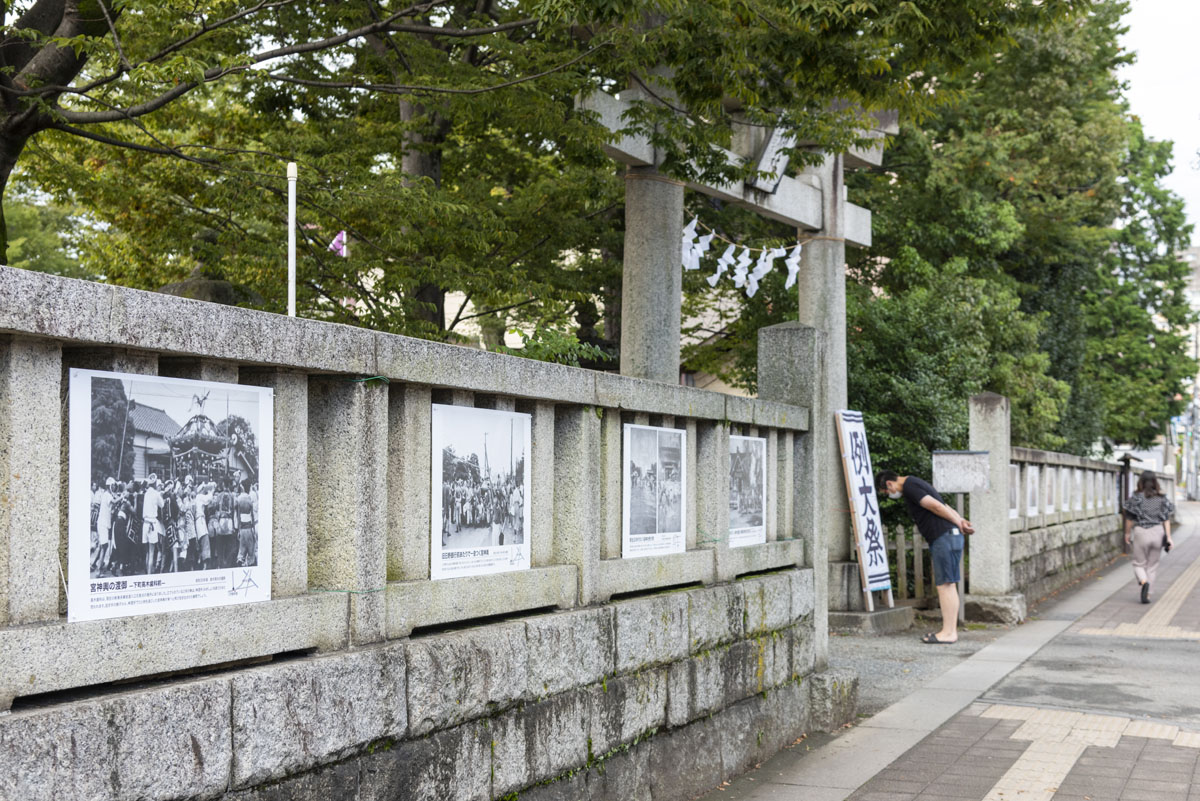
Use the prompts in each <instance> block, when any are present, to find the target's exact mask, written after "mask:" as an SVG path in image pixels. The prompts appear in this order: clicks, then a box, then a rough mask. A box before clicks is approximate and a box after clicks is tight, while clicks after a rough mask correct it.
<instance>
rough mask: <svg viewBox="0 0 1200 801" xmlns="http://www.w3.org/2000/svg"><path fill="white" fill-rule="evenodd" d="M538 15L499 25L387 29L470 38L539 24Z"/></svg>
mask: <svg viewBox="0 0 1200 801" xmlns="http://www.w3.org/2000/svg"><path fill="white" fill-rule="evenodd" d="M537 22H538V19H537V17H527V18H525V19H518V20H513V21H512V22H502V23H500V24H498V25H489V26H488V27H486V28H443V27H441V26H438V25H410V24H401V25H388V26H387V28H386V30H388V31H391V32H392V33H417V34H423V35H425V36H449V37H452V38H455V39H470V38H473V37H476V36H487V35H489V34H493V33H504V32H505V31H511V30H515V29H517V28H524V27H526V26H529V25H535V24H537Z"/></svg>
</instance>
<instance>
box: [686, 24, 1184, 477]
mask: <svg viewBox="0 0 1200 801" xmlns="http://www.w3.org/2000/svg"><path fill="white" fill-rule="evenodd" d="M1125 9H1126V5H1125V4H1124V3H1120V2H1105V3H1098V4H1096V5H1095V6H1094V7H1093V8H1091V9H1090V10H1088V11H1087V12H1086V13H1080V14H1077V15H1073V16H1071V17H1069V18H1067V19H1064V20H1061V21H1059V22H1057V23H1056V24H1053V25H1037V26H1027V27H1022V28H1018V29H1016V30H1014V31H1013V32H1012V33H1013V41H1014V46H1013V47H1011V48H1008V49H1005V50H1003V51H1002V52H1000V53H999V55H989V56H988V57H986V58H980V59H978V60H977V61H976V62H975V63H974V64H973V65H972V68H970V69H968V70H966V71H965V72H963V73H961V74H958V75H956V76H951V77H948V78H947V79H946V80H945V81H944V82H943V83H942V84H941V88H942V90H944V91H946V92H948V93H950V94H951V95H952V96H953V97H954V98H955V102H954V103H952V104H948V105H946V106H945V107H944V108H942V109H940V110H938V111H937V112H936V113H934V114H932V115H930V116H929V117H927V118H925V119H924V120H920V121H912V120H910V121H908V122H906V123H904V124H903V125H902V126H901V131H900V134H899V135H898V136H897V137H895V138H894V139H893V140H892V141H890V142H889V143H888V148H887V150H886V152H885V155H884V164H883V166H882V167H881V168H880V169H878V170H871V171H866V172H862V173H857V174H854V175H851V176H850V177H848V179H847V184H848V187H849V190H850V192H851V196H852V197H853V198H854V200H855V201H856V202H858V203H861V204H862V205H864V206H866V207H867V208H870V209H871V210H872V213H873V229H874V230H873V240H874V245H873V247H872V248H871V249H870V250H868V251H850V252H849V253H848V259H849V262H850V268H851V269H850V279H851V280H850V281H849V282H848V289H847V296H848V297H847V318H848V326H849V329H848V331H847V346H848V354H847V358H848V362H849V365H848V366H849V394H850V403H851V405H852V406H853V407H854V408H857V409H862V410H863V411H864V412H866V413H867V414H866V419H867V421H868V427H869V433H870V436H871V439H872V443H873V447H874V449H875V452H876V456H877V458H878V460H879V461H880V463H887V464H889V465H894V466H895V467H896V469H897V470H900V471H902V472H914V473H919V474H926V473H927V472H928V469H929V452H930V451H931V450H933V449H936V448H955V447H965V445H966V436H967V413H966V398H967V396H968V395H970V394H972V393H973V392H978V391H980V390H991V391H995V392H999V393H1001V394H1004V395H1006V396H1008V397H1009V398H1010V399H1011V401H1012V404H1013V422H1012V425H1013V440H1014V442H1015V443H1017V444H1021V445H1026V446H1032V447H1042V448H1051V449H1060V450H1061V449H1065V450H1068V451H1070V452H1074V453H1090V452H1092V451H1093V449H1094V448H1095V447H1096V445H1097V443H1098V442H1099V441H1100V440H1101V438H1102V437H1107V438H1109V439H1110V440H1119V441H1129V442H1139V443H1140V442H1145V441H1147V440H1148V438H1149V439H1153V437H1154V436H1155V435H1156V434H1157V433H1159V432H1161V430H1162V426H1163V424H1164V422H1165V421H1166V419H1168V417H1169V415H1170V414H1173V413H1177V411H1178V409H1179V408H1180V404H1181V401H1180V399H1179V393H1180V391H1181V387H1182V381H1183V379H1184V377H1186V376H1189V375H1191V374H1192V373H1193V372H1194V369H1195V368H1194V366H1193V365H1192V364H1190V363H1189V362H1188V360H1187V359H1186V358H1185V357H1186V354H1184V353H1183V350H1182V349H1183V346H1182V343H1183V340H1182V334H1183V333H1184V331H1183V328H1184V327H1185V326H1186V325H1187V323H1188V321H1189V320H1190V318H1189V317H1188V316H1187V313H1186V301H1185V298H1184V296H1183V293H1182V287H1183V280H1184V277H1185V276H1186V270H1184V268H1183V266H1182V265H1180V264H1179V263H1178V262H1176V261H1175V259H1174V256H1173V255H1172V254H1174V253H1175V252H1177V251H1178V249H1180V248H1181V247H1183V246H1184V243H1185V242H1186V236H1187V233H1188V231H1187V229H1186V228H1185V227H1184V226H1183V217H1182V211H1181V204H1180V202H1179V200H1178V198H1174V197H1173V196H1172V195H1170V193H1169V192H1167V191H1166V190H1165V189H1163V188H1162V186H1161V183H1160V181H1161V179H1162V177H1163V176H1164V175H1165V174H1166V172H1167V171H1168V169H1169V165H1168V160H1169V153H1170V148H1169V145H1163V144H1157V143H1148V142H1146V141H1145V140H1144V139H1143V138H1142V136H1141V132H1140V128H1139V127H1138V126H1137V125H1136V123H1134V124H1131V123H1130V122H1129V120H1128V118H1127V113H1126V108H1125V104H1124V100H1123V99H1122V97H1121V95H1120V84H1119V82H1118V80H1117V77H1116V68H1117V67H1118V66H1119V65H1120V64H1121V63H1123V62H1125V61H1126V60H1128V56H1127V55H1126V54H1124V53H1122V52H1121V51H1120V49H1119V47H1118V45H1117V37H1118V35H1119V33H1120V30H1121V29H1120V18H1121V15H1122V13H1124V11H1125ZM701 212H702V214H703V215H706V216H703V217H702V219H705V221H706V222H709V223H710V224H712V225H714V226H718V227H719V226H722V225H726V222H725V221H723V220H721V219H720V217H718V216H716V215H714V214H712V213H711V212H709V211H707V210H704V209H701ZM723 213H724V212H723ZM787 233H788V232H779V231H771V230H768V229H766V228H760V229H759V230H758V231H757V232H756V236H757V237H759V239H758V240H757V241H756V242H755V244H757V243H758V242H762V243H764V244H771V243H773V242H774V241H776V240H774V239H773V238H772V237H779V236H785V235H786V234H787ZM700 289H706V287H705V286H703V285H702V286H701V287H700ZM691 303H692V307H693V308H703V306H704V303H708V304H709V305H710V307H711V306H719V307H721V308H722V309H724V316H723V317H720V316H719V317H718V325H716V326H712V327H710V330H709V331H706V332H704V333H709V334H711V333H714V331H719V332H720V333H721V335H720V336H717V337H714V338H712V339H711V340H709V341H707V342H705V343H704V344H702V345H694V346H693V347H692V348H691V349H690V350H689V351H688V355H689V360H690V363H691V364H693V365H698V366H701V367H703V368H704V369H709V370H710V371H714V372H720V373H721V374H723V375H724V376H725V377H726V378H727V379H729V380H731V381H734V382H735V383H738V384H739V385H741V386H745V387H747V388H750V389H753V387H754V378H755V377H754V369H755V362H756V359H755V348H756V340H755V335H756V332H757V330H758V328H759V327H761V326H762V325H767V324H771V323H774V322H779V321H782V320H785V319H792V318H794V315H795V309H796V305H795V300H794V298H792V297H791V296H790V293H787V292H785V291H784V290H783V282H782V279H781V278H780V277H778V276H771V277H769V278H768V280H767V281H766V282H764V283H763V285H762V287H761V288H760V291H759V294H758V295H757V296H756V297H755V298H754V299H753V300H746V299H745V297H744V296H742V295H740V294H737V293H729V292H728V291H726V292H724V293H723V294H720V295H718V296H717V299H716V300H714V299H713V296H712V295H707V294H703V293H702V294H701V297H700V299H698V300H697V299H693V300H692V301H691ZM1133 399H1136V400H1133Z"/></svg>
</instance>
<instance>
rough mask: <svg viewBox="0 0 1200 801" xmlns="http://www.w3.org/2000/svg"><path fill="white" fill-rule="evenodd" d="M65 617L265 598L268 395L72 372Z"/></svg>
mask: <svg viewBox="0 0 1200 801" xmlns="http://www.w3.org/2000/svg"><path fill="white" fill-rule="evenodd" d="M69 392H70V395H69V399H68V400H69V421H68V426H69V428H68V436H69V482H68V514H67V519H68V522H67V525H68V544H67V573H68V576H67V577H68V590H67V619H68V620H69V621H72V622H74V621H80V620H100V619H103V618H111V617H123V616H127V615H141V614H149V613H151V612H170V611H176V610H182V609H197V608H202V607H211V606H225V605H227V604H239V603H249V602H253V601H266V600H269V599H270V597H271V497H272V494H271V493H272V486H271V477H272V475H273V473H272V466H271V464H272V462H271V455H272V448H273V443H272V434H273V428H272V414H273V409H272V403H273V393H272V390H271V389H269V388H266V387H253V386H245V385H241V384H221V383H215V382H211V381H190V380H186V379H180V378H162V377H159V376H146V375H134V374H127V373H108V372H101V371H97V370H79V369H72V370H71V373H70V390H69Z"/></svg>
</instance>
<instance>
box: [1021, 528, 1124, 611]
mask: <svg viewBox="0 0 1200 801" xmlns="http://www.w3.org/2000/svg"><path fill="white" fill-rule="evenodd" d="M1121 549H1122V535H1121V521H1120V518H1119V517H1118V516H1116V515H1111V514H1109V515H1105V516H1104V517H1095V518H1091V519H1089V520H1079V521H1074V522H1070V523H1060V524H1057V525H1053V526H1048V527H1046V528H1038V529H1033V530H1031V531H1020V532H1017V533H1016V534H1013V535H1012V560H1013V561H1012V577H1013V585H1014V588H1015V589H1016V591H1017V592H1021V593H1023V594H1024V595H1025V597H1026V598H1028V599H1029V600H1030V602H1033V601H1036V600H1039V599H1041V598H1045V597H1046V596H1048V595H1050V594H1051V593H1053V592H1055V591H1056V590H1058V589H1059V588H1061V587H1064V586H1066V585H1067V584H1070V583H1071V582H1072V581H1075V579H1077V578H1079V577H1080V576H1082V575H1084V574H1085V573H1089V572H1091V571H1092V570H1095V569H1096V568H1098V567H1101V566H1102V565H1105V564H1107V563H1108V562H1109V561H1111V560H1112V559H1113V558H1114V557H1115V556H1117V555H1118V554H1120V553H1121V552H1122V551H1121Z"/></svg>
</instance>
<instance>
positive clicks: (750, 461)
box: [729, 436, 767, 548]
mask: <svg viewBox="0 0 1200 801" xmlns="http://www.w3.org/2000/svg"><path fill="white" fill-rule="evenodd" d="M766 520H767V440H766V438H765V437H739V436H730V437H729V547H730V548H743V547H745V546H747V545H761V544H762V543H764V542H766V541H767V525H766Z"/></svg>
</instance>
